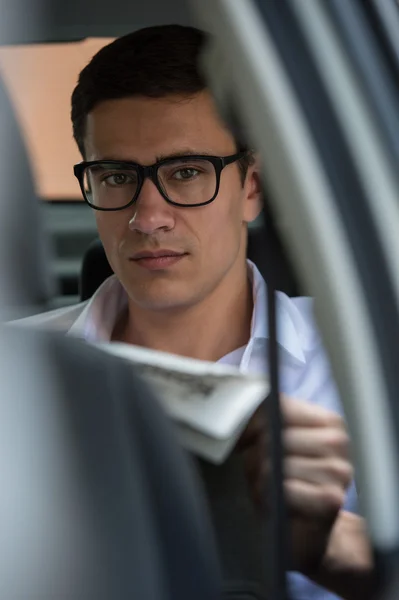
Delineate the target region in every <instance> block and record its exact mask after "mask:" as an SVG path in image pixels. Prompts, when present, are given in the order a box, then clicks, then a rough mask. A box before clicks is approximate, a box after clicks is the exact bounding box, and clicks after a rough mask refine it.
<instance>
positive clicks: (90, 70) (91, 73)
mask: <svg viewBox="0 0 399 600" xmlns="http://www.w3.org/2000/svg"><path fill="white" fill-rule="evenodd" d="M206 40H207V34H205V33H204V32H203V31H201V30H199V29H196V28H194V27H184V26H182V25H161V26H156V27H147V28H145V29H140V30H139V31H135V32H133V33H130V34H128V35H125V36H123V37H121V38H118V39H116V40H115V41H114V42H112V43H111V44H108V45H107V46H105V47H104V48H102V49H101V50H100V51H99V52H97V54H96V55H95V56H94V57H93V58H92V60H91V61H90V63H89V64H88V65H87V66H86V67H85V68H84V69H83V71H82V72H81V73H80V76H79V80H78V84H77V86H76V88H75V89H74V91H73V94H72V111H71V118H72V124H73V136H74V138H75V141H76V143H77V145H78V147H79V150H80V152H81V154H82V156H84V136H85V126H86V118H87V115H88V114H89V113H90V112H91V111H92V110H93V109H94V108H95V107H96V106H97V105H98V104H99V103H100V102H103V101H105V100H117V99H120V98H127V97H130V96H137V95H140V96H147V97H149V98H162V97H164V96H168V95H185V96H187V97H190V96H192V95H195V94H197V93H199V92H201V91H202V90H203V89H205V88H206V83H205V80H204V78H203V77H202V74H201V72H200V69H199V68H198V58H199V55H200V52H201V50H202V49H203V46H204V44H205V42H206ZM240 149H241V148H240ZM252 162H253V156H252V155H251V154H248V157H245V158H244V159H242V160H241V161H240V163H239V164H240V168H241V171H242V174H243V179H244V178H245V174H246V172H247V169H248V166H249V165H250V164H252Z"/></svg>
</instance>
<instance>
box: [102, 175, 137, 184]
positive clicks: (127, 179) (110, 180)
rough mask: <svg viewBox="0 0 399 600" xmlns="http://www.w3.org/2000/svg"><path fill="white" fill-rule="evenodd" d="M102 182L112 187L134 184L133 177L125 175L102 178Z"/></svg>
mask: <svg viewBox="0 0 399 600" xmlns="http://www.w3.org/2000/svg"><path fill="white" fill-rule="evenodd" d="M103 182H104V183H106V185H110V186H113V187H116V186H121V185H127V184H131V183H134V181H133V177H132V176H131V175H126V173H113V174H112V175H106V176H105V177H103Z"/></svg>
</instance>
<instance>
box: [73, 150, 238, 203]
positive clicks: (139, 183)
mask: <svg viewBox="0 0 399 600" xmlns="http://www.w3.org/2000/svg"><path fill="white" fill-rule="evenodd" d="M246 154H247V151H242V152H238V153H237V154H232V155H230V156H207V155H203V154H197V155H192V156H191V155H190V156H188V155H187V156H179V157H177V158H167V159H165V160H161V161H159V162H157V163H155V164H154V165H151V166H148V167H143V166H142V165H139V164H137V163H133V162H124V161H119V160H94V161H89V162H82V163H79V164H77V165H75V166H74V174H75V177H77V179H78V181H79V184H80V188H81V190H82V194H83V198H84V199H85V200H86V202H87V203H88V204H89V205H90V206H91V207H92V208H95V209H96V210H122V209H124V208H127V207H128V206H130V205H131V204H133V203H134V202H135V201H136V200H137V198H138V196H139V194H140V191H141V188H142V187H143V183H144V181H145V179H146V178H149V179H151V181H152V182H153V183H154V184H155V185H156V187H157V189H158V190H159V192H160V193H161V194H162V196H163V197H164V199H165V200H166V202H169V203H170V204H173V205H175V206H184V207H190V206H204V205H205V204H210V203H211V202H213V200H215V198H216V196H217V195H218V192H219V187H220V175H221V172H222V171H223V169H224V168H225V167H227V165H230V164H232V163H234V162H236V161H238V160H240V159H242V158H244V156H245V155H246Z"/></svg>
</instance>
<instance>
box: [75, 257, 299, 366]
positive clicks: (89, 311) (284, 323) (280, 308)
mask: <svg viewBox="0 0 399 600" xmlns="http://www.w3.org/2000/svg"><path fill="white" fill-rule="evenodd" d="M247 264H248V274H249V277H250V280H251V282H252V289H253V300H254V310H253V314H252V322H251V337H250V340H249V342H248V345H247V348H246V351H245V354H244V357H243V362H244V363H246V362H247V360H248V361H249V360H250V356H251V354H252V352H253V349H254V346H255V345H256V343H257V342H258V343H259V341H261V342H262V346H263V345H264V343H265V342H266V340H267V339H268V337H269V330H268V323H267V288H266V283H265V281H264V279H263V277H262V275H261V274H260V272H259V270H258V268H257V267H256V266H255V265H254V263H253V262H251V261H250V260H248V261H247ZM127 302H128V300H127V294H126V292H125V290H124V288H123V287H122V284H121V283H120V282H119V281H118V279H117V278H116V276H115V275H112V276H111V277H109V278H108V279H107V280H106V281H104V283H103V284H102V285H101V286H100V287H99V288H98V290H97V291H96V292H95V294H94V295H93V297H92V298H91V299H90V300H89V301H88V303H87V304H86V306H85V308H84V309H83V311H82V313H81V314H80V315H79V317H78V318H77V320H76V321H75V323H74V324H73V325H72V327H71V329H70V330H69V332H68V333H69V334H71V335H75V336H79V337H83V338H84V339H85V340H86V341H88V342H107V341H110V340H111V336H112V332H113V329H114V326H115V323H116V320H117V318H118V316H119V314H120V313H121V311H122V310H123V309H124V307H126V306H127ZM276 312H277V341H278V343H279V345H280V346H281V347H282V348H283V349H284V350H285V351H286V352H288V354H289V355H290V356H291V357H292V358H294V359H296V360H297V361H298V362H300V363H305V362H306V358H305V354H304V340H303V336H302V335H301V329H302V328H303V324H302V321H303V319H302V317H301V314H300V312H299V311H298V309H297V308H296V306H295V305H294V303H293V302H292V300H291V299H290V298H289V297H288V296H286V294H284V293H282V292H277V302H276ZM246 357H247V359H246ZM243 366H244V364H243Z"/></svg>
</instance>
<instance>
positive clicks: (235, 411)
mask: <svg viewBox="0 0 399 600" xmlns="http://www.w3.org/2000/svg"><path fill="white" fill-rule="evenodd" d="M97 346H98V347H100V348H101V349H102V350H104V351H105V352H108V353H110V354H113V355H116V356H119V357H121V358H122V359H124V360H127V361H129V362H130V363H132V364H133V365H135V366H136V368H137V373H138V374H139V375H140V376H142V377H143V378H144V379H145V380H146V381H147V382H148V384H149V385H150V386H151V387H152V388H153V390H154V391H155V394H156V396H157V397H158V399H159V400H160V402H161V404H162V406H163V408H164V409H165V411H166V413H167V414H168V415H169V416H170V417H171V418H172V419H173V421H174V422H175V423H176V425H177V430H178V434H179V438H180V441H181V443H182V445H183V446H184V447H185V448H186V449H187V450H189V451H191V452H193V453H195V454H197V455H198V456H201V457H202V458H205V459H207V460H208V461H211V462H213V463H216V464H219V463H222V462H223V461H224V460H225V459H226V458H227V456H228V455H229V454H230V452H231V450H232V449H233V448H234V446H235V444H236V442H237V441H238V439H239V437H240V434H241V433H242V431H243V430H244V429H245V426H246V424H247V423H248V421H249V419H250V418H251V416H252V415H253V413H254V412H255V410H256V409H257V408H258V406H259V405H260V404H261V402H262V401H263V400H264V399H265V398H266V397H267V395H268V393H269V382H268V379H267V378H266V377H263V376H260V375H254V374H249V373H242V372H241V371H240V370H239V369H238V368H235V367H232V366H229V365H222V364H218V363H213V362H207V361H200V360H194V359H191V358H185V357H181V356H177V355H174V354H168V353H165V352H159V351H154V350H149V349H147V348H142V347H139V346H133V345H131V344H121V343H106V344H97Z"/></svg>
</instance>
